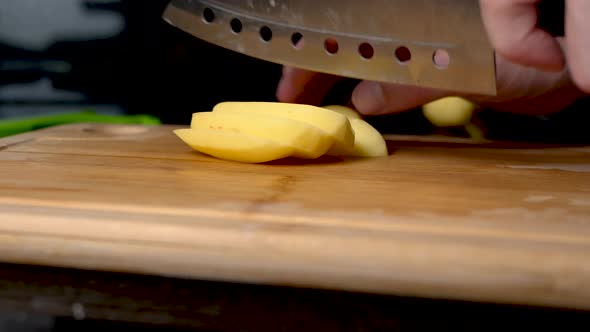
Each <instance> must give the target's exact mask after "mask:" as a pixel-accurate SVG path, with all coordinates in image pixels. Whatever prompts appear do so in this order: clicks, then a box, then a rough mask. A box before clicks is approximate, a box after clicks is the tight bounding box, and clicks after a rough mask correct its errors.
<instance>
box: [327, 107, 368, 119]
mask: <svg viewBox="0 0 590 332" xmlns="http://www.w3.org/2000/svg"><path fill="white" fill-rule="evenodd" d="M324 108H327V109H329V110H330V111H334V112H338V113H340V114H342V115H344V116H346V117H347V118H348V119H349V120H350V119H362V117H361V115H360V113H359V112H357V111H356V110H354V109H352V108H350V107H347V106H342V105H329V106H324Z"/></svg>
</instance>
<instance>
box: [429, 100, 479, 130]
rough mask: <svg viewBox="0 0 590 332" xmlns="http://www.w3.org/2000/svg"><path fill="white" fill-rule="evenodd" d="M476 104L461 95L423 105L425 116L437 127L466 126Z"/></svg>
mask: <svg viewBox="0 0 590 332" xmlns="http://www.w3.org/2000/svg"><path fill="white" fill-rule="evenodd" d="M475 108H476V105H475V104H474V103H472V102H471V101H469V100H467V99H464V98H461V97H445V98H441V99H438V100H435V101H433V102H430V103H428V104H426V105H424V106H422V112H423V114H424V116H425V117H426V118H427V119H428V121H430V122H431V123H432V124H433V125H435V126H437V127H455V126H464V125H466V124H468V123H469V122H470V121H471V117H472V116H473V112H474V111H475Z"/></svg>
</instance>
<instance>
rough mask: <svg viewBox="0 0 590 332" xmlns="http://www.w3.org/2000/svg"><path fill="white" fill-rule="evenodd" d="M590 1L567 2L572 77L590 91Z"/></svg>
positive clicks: (570, 0) (571, 0)
mask: <svg viewBox="0 0 590 332" xmlns="http://www.w3.org/2000/svg"><path fill="white" fill-rule="evenodd" d="M589 34H590V1H588V0H568V1H567V2H566V35H567V40H566V45H567V46H566V47H567V53H568V63H569V67H570V71H571V75H572V78H573V80H574V82H575V83H576V84H577V85H578V87H579V88H580V89H581V90H583V91H585V92H587V93H590V36H589Z"/></svg>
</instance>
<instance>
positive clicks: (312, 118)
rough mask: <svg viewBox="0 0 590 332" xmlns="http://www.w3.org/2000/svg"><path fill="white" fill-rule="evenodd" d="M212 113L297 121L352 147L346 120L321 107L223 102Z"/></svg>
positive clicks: (340, 143)
mask: <svg viewBox="0 0 590 332" xmlns="http://www.w3.org/2000/svg"><path fill="white" fill-rule="evenodd" d="M213 113H243V114H246V115H248V116H252V115H254V114H256V115H265V116H276V117H281V118H285V119H291V120H297V121H299V122H304V123H306V124H308V125H310V126H314V127H316V128H318V129H320V130H322V131H323V132H324V134H325V135H327V136H329V137H331V138H332V139H333V140H334V141H335V144H337V145H341V146H342V147H352V146H353V145H354V131H353V130H352V127H351V125H350V122H349V121H348V118H347V117H346V116H344V115H342V114H340V113H337V112H333V111H330V110H327V109H325V108H322V107H315V106H310V105H300V104H290V103H275V102H224V103H220V104H218V105H216V106H215V107H214V108H213Z"/></svg>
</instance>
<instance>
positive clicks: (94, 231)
mask: <svg viewBox="0 0 590 332" xmlns="http://www.w3.org/2000/svg"><path fill="white" fill-rule="evenodd" d="M172 129H173V127H166V126H164V127H140V126H137V127H135V126H133V127H129V126H103V125H92V124H88V125H87V124H84V125H70V126H63V127H55V128H52V129H47V130H41V131H36V132H32V133H28V134H24V135H20V136H14V137H10V138H7V139H4V140H0V174H1V175H2V176H1V177H0V219H1V222H0V260H1V261H3V262H10V263H32V264H43V265H53V266H63V267H75V268H84V269H97V270H109V271H123V272H134V273H148V274H156V275H165V276H178V277H189V278H198V279H207V280H208V279H213V280H227V281H237V282H254V283H267V284H276V285H290V286H293V285H294V286H305V287H317V288H330V289H341V290H351V291H366V292H375V293H383V294H395V295H411V296H426V297H431V298H448V299H464V300H476V301H491V302H500V303H517V304H532V305H548V306H558V307H570V308H582V309H590V148H587V147H561V148H558V147H542V146H518V145H515V144H497V143H489V144H480V145H477V144H473V143H471V142H468V141H465V142H462V141H452V140H445V139H443V138H437V137H426V138H422V139H421V140H417V139H416V138H412V137H397V136H393V137H389V143H390V145H391V148H392V149H391V150H392V154H391V156H390V157H388V158H381V159H365V160H340V159H322V160H319V161H315V162H310V163H307V164H305V163H302V162H301V161H281V162H276V163H272V164H267V165H246V164H238V163H232V162H226V161H221V160H217V159H213V158H210V157H207V156H203V155H200V154H198V153H196V152H193V151H192V150H191V149H190V148H188V147H187V146H186V145H185V144H184V143H183V142H181V141H180V140H179V139H177V138H176V137H175V136H174V135H173V134H172V132H171V130H172Z"/></svg>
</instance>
